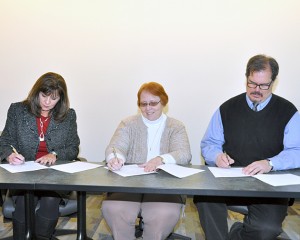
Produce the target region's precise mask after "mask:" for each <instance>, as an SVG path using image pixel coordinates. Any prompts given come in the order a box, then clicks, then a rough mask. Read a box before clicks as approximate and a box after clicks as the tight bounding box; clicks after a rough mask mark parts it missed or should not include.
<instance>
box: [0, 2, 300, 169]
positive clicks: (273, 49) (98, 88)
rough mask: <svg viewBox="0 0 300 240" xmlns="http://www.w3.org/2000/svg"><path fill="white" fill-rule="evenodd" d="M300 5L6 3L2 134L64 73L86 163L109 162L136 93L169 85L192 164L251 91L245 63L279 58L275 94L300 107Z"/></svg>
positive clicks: (1, 12)
mask: <svg viewBox="0 0 300 240" xmlns="http://www.w3.org/2000/svg"><path fill="white" fill-rule="evenodd" d="M299 9H300V1H298V0H294V1H293V0H285V1H283V0H243V1H240V0H235V1H234V0H228V1H226V0H207V1H202V0H168V1H166V0H147V1H143V0H106V1H104V0H77V1H76V0H69V1H67V0H18V1H17V0H0V29H1V32H0V34H1V35H0V36H1V38H0V43H1V44H0V83H1V94H0V102H1V104H0V113H1V114H0V129H3V127H4V125H5V120H6V113H7V109H8V107H9V105H10V103H11V102H17V101H20V100H23V99H24V98H25V97H26V96H27V93H28V91H29V90H30V88H31V86H32V85H33V83H34V82H35V80H36V79H37V78H38V77H39V76H40V75H42V74H43V73H45V72H47V71H55V72H58V73H60V74H61V75H63V76H64V78H65V79H66V81H67V84H68V87H69V94H70V100H71V105H72V107H73V108H75V110H76V112H77V115H78V130H79V135H80V138H81V156H84V157H86V158H87V159H88V160H90V161H100V160H102V159H103V158H104V149H105V146H106V145H107V143H108V141H109V140H110V137H111V136H112V134H113V132H114V130H115V128H116V127H117V124H118V123H119V121H120V120H121V119H122V118H124V117H126V116H128V115H131V114H134V113H136V112H137V107H136V93H137V91H138V88H139V86H140V85H141V84H142V83H144V82H148V81H157V82H160V83H162V84H163V86H164V87H165V89H166V91H167V93H168V94H169V97H170V102H169V106H168V112H167V114H168V115H169V116H172V117H175V118H177V119H179V120H181V121H183V122H184V123H185V125H186V127H187V131H188V134H189V137H190V141H191V147H192V153H193V163H194V164H200V162H201V158H200V149H199V142H200V139H201V138H202V136H203V134H204V132H205V129H206V127H207V124H208V122H209V119H210V117H211V115H212V114H213V112H214V111H215V110H216V108H218V106H219V105H220V104H221V103H222V102H224V101H225V100H227V99H228V98H230V97H232V96H234V95H237V94H239V93H241V92H243V91H244V89H245V78H244V73H245V65H246V63H247V60H248V59H249V58H250V57H251V56H253V55H255V54H258V53H265V54H268V55H271V56H273V57H275V58H276V59H277V60H278V62H279V64H280V73H279V79H278V83H277V87H276V89H275V93H276V94H279V95H281V96H283V97H286V98H287V99H289V100H290V101H292V102H293V103H294V104H295V105H296V106H297V108H300V94H299V89H300V83H299V79H298V77H299V71H298V70H299V68H300V61H299V56H300V31H299V26H300V14H299Z"/></svg>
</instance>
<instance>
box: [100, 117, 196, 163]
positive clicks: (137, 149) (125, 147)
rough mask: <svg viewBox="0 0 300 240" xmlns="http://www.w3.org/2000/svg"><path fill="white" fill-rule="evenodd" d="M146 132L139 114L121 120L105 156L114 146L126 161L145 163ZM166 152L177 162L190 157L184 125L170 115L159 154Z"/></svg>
mask: <svg viewBox="0 0 300 240" xmlns="http://www.w3.org/2000/svg"><path fill="white" fill-rule="evenodd" d="M147 134H148V133H147V127H146V125H145V124H144V122H143V120H142V116H141V115H140V114H137V115H134V116H131V117H128V118H126V119H124V120H122V121H121V123H120V124H119V126H118V128H117V129H116V131H115V133H114V135H113V136H112V139H111V140H110V143H109V145H108V146H107V148H106V150H105V158H106V159H107V156H108V155H110V154H111V153H112V148H113V147H114V148H115V149H116V151H117V153H118V154H121V155H123V156H125V158H126V163H145V162H146V161H147V151H148V150H147ZM167 153H168V154H170V155H172V156H173V157H174V159H175V160H176V163H177V164H183V165H184V164H188V163H189V162H190V161H191V158H192V155H191V150H190V144H189V139H188V136H187V132H186V130H185V127H184V125H183V124H182V123H181V122H180V121H178V120H176V119H174V118H170V117H167V120H166V125H165V129H164V131H163V133H162V137H161V142H160V154H167Z"/></svg>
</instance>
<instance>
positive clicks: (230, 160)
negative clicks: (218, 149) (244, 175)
mask: <svg viewBox="0 0 300 240" xmlns="http://www.w3.org/2000/svg"><path fill="white" fill-rule="evenodd" d="M224 154H225V156H226V159H227V162H228V166H230V165H231V164H233V163H234V160H233V159H231V158H230V157H229V156H228V154H227V153H226V152H225V151H224Z"/></svg>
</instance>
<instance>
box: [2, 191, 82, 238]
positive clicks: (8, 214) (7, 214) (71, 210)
mask: <svg viewBox="0 0 300 240" xmlns="http://www.w3.org/2000/svg"><path fill="white" fill-rule="evenodd" d="M38 208H39V204H38V205H37V206H36V209H38ZM14 211H15V203H14V201H13V199H12V196H11V194H10V191H9V190H7V192H6V195H5V198H4V200H3V205H2V213H3V219H4V220H10V219H12V213H13V212H14ZM76 213H77V194H76V192H75V191H73V192H71V193H70V194H69V195H68V196H67V197H64V198H62V199H61V202H60V204H59V214H60V217H65V216H72V215H73V214H76ZM76 232H77V230H76V229H56V230H55V232H54V236H62V235H68V234H76ZM5 239H12V238H11V237H8V238H5Z"/></svg>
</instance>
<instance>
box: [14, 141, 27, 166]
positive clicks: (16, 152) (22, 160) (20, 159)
mask: <svg viewBox="0 0 300 240" xmlns="http://www.w3.org/2000/svg"><path fill="white" fill-rule="evenodd" d="M10 146H11V148H12V150H13V152H14V153H15V154H16V155H19V153H18V151H17V149H15V148H14V146H13V145H10ZM21 157H23V156H22V155H21ZM16 158H17V159H18V160H19V161H21V164H23V163H24V162H25V161H24V158H23V159H22V158H20V157H17V156H16Z"/></svg>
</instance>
